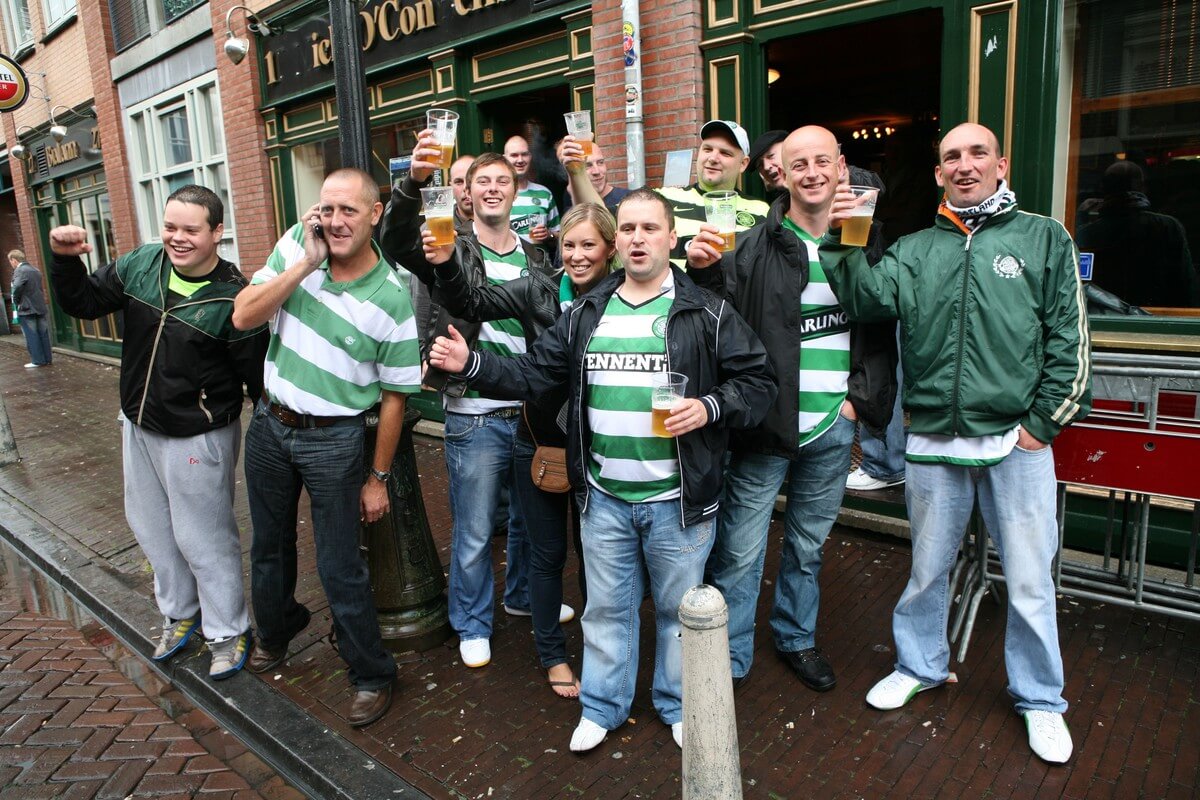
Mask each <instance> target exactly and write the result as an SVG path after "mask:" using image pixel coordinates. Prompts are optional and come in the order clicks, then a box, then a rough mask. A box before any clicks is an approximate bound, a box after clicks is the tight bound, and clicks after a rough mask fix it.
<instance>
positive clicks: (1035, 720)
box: [1023, 711, 1074, 764]
mask: <svg viewBox="0 0 1200 800" xmlns="http://www.w3.org/2000/svg"><path fill="white" fill-rule="evenodd" d="M1023 716H1024V717H1025V728H1026V729H1027V730H1028V731H1029V749H1030V750H1032V751H1033V752H1034V755H1036V756H1037V757H1038V758H1040V759H1041V760H1042V761H1048V762H1050V763H1051V764H1065V763H1066V761H1067V759H1069V758H1070V757H1071V751H1072V750H1074V745H1073V744H1072V743H1071V731H1069V730H1068V729H1067V721H1066V720H1065V719H1063V715H1062V714H1058V713H1056V712H1054V711H1026V712H1025V714H1024V715H1023Z"/></svg>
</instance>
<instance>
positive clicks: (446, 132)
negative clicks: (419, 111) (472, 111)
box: [425, 108, 458, 169]
mask: <svg viewBox="0 0 1200 800" xmlns="http://www.w3.org/2000/svg"><path fill="white" fill-rule="evenodd" d="M425 127H426V128H427V129H428V130H429V131H430V132H431V133H432V134H433V141H434V145H435V146H436V147H437V149H438V155H437V158H435V159H434V161H433V165H434V166H435V167H436V168H437V169H450V165H451V164H452V163H454V145H455V143H456V142H457V141H458V114H456V113H455V112H453V111H449V110H447V109H445V108H431V109H429V110H428V111H426V112H425Z"/></svg>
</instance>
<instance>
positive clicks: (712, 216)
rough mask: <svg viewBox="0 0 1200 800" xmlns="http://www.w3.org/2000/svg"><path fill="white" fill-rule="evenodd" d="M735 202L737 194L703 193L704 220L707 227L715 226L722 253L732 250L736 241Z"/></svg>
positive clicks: (725, 192)
mask: <svg viewBox="0 0 1200 800" xmlns="http://www.w3.org/2000/svg"><path fill="white" fill-rule="evenodd" d="M737 201H738V193H737V192H731V191H719V192H705V193H704V218H705V220H706V221H707V222H708V224H709V225H714V226H716V229H717V231H718V232H719V233H720V235H721V239H722V243H721V252H723V253H728V252H729V251H730V250H732V249H733V245H734V242H735V241H736V239H737Z"/></svg>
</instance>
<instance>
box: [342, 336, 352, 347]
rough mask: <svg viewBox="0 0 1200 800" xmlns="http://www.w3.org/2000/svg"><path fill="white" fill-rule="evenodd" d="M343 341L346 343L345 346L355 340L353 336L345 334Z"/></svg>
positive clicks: (350, 344)
mask: <svg viewBox="0 0 1200 800" xmlns="http://www.w3.org/2000/svg"><path fill="white" fill-rule="evenodd" d="M343 341H344V342H345V343H346V347H351V346H353V345H354V341H355V340H354V337H353V336H347V337H346V338H345V339H344V340H343Z"/></svg>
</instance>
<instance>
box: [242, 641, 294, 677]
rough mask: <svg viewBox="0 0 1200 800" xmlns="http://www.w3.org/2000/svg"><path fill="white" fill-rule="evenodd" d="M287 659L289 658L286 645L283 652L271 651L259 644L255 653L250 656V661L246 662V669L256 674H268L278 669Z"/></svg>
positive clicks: (255, 646)
mask: <svg viewBox="0 0 1200 800" xmlns="http://www.w3.org/2000/svg"><path fill="white" fill-rule="evenodd" d="M285 658H287V646H286V645H285V646H284V648H283V649H282V650H270V649H268V648H266V647H263V645H262V643H261V642H259V643H256V644H255V645H254V652H253V653H251V654H250V660H249V661H247V662H246V669H248V670H250V671H251V672H255V673H258V672H266V671H267V670H271V669H275V668H276V667H278V666H279V665H280V664H282V663H283V660H284V659H285Z"/></svg>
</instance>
